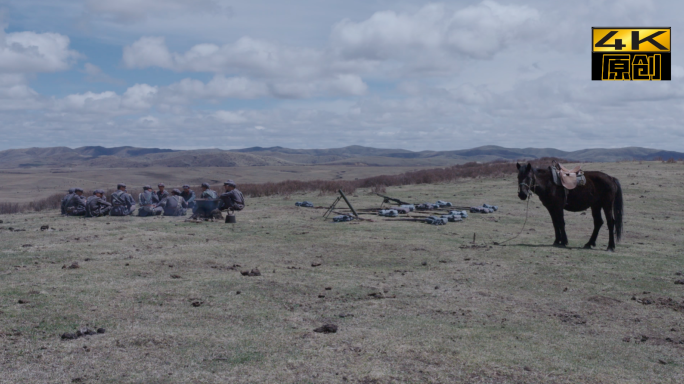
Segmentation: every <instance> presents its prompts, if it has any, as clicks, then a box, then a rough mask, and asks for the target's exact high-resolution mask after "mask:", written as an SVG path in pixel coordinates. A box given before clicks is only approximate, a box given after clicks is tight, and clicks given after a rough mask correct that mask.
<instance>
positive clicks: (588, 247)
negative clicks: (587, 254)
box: [582, 244, 591, 249]
mask: <svg viewBox="0 0 684 384" xmlns="http://www.w3.org/2000/svg"><path fill="white" fill-rule="evenodd" d="M582 248H584V249H591V244H585V245H584V247H582Z"/></svg>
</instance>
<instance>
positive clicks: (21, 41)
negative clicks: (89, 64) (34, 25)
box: [0, 30, 80, 73]
mask: <svg viewBox="0 0 684 384" xmlns="http://www.w3.org/2000/svg"><path fill="white" fill-rule="evenodd" d="M79 57H80V55H79V54H78V53H77V52H76V51H73V50H70V49H69V38H68V37H66V36H64V35H60V34H58V33H35V32H13V33H5V32H4V30H2V31H0V73H35V72H57V71H63V70H66V69H69V67H70V66H71V65H72V64H73V62H74V61H75V60H76V59H77V58H79Z"/></svg>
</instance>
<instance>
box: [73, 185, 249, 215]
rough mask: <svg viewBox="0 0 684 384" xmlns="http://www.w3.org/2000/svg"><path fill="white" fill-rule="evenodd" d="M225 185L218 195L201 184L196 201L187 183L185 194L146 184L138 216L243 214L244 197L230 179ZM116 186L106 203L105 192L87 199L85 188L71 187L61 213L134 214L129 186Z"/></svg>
mask: <svg viewBox="0 0 684 384" xmlns="http://www.w3.org/2000/svg"><path fill="white" fill-rule="evenodd" d="M223 186H224V187H225V192H224V193H223V194H221V195H218V194H217V193H216V191H214V190H212V189H211V188H210V185H209V184H208V183H202V193H201V194H200V197H199V200H196V196H195V192H194V191H193V190H192V189H190V186H189V185H187V184H186V185H184V186H183V191H180V190H179V189H173V190H172V191H171V193H169V192H168V191H166V190H165V186H164V184H163V183H160V184H159V185H158V188H159V190H158V191H156V192H155V191H154V190H152V187H150V186H149V185H145V186H144V187H143V192H142V193H140V194H139V195H138V207H137V210H138V216H141V217H145V216H157V215H161V214H163V215H164V216H185V215H186V213H187V211H188V210H189V209H190V210H192V217H191V218H192V219H198V218H202V217H215V216H216V215H217V213H218V216H221V214H220V212H221V211H222V210H229V211H241V210H242V209H243V208H244V207H245V198H244V196H243V195H242V192H240V191H239V190H238V189H237V185H236V184H235V182H234V181H233V180H228V181H226V182H225V183H223ZM116 187H117V190H116V192H114V193H112V194H111V195H110V198H111V202H110V201H107V197H106V196H105V191H104V190H102V189H96V190H95V191H93V195H92V196H89V197H88V198H86V197H85V196H83V189H82V188H71V189H69V193H68V194H67V195H66V196H64V197H63V198H62V204H61V209H62V214H63V215H67V216H84V217H99V216H105V215H110V216H128V215H132V214H133V213H134V212H135V210H136V202H135V200H134V199H133V196H131V195H130V194H129V193H128V192H126V184H123V183H120V184H118V185H117V186H116ZM205 202H209V203H205Z"/></svg>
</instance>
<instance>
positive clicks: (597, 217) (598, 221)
mask: <svg viewBox="0 0 684 384" xmlns="http://www.w3.org/2000/svg"><path fill="white" fill-rule="evenodd" d="M591 216H593V217H594V232H592V234H591V238H590V239H589V242H587V243H586V244H584V248H587V249H590V248H591V247H595V246H596V238H597V237H598V234H599V230H600V229H601V226H602V225H603V219H602V218H601V207H600V206H594V207H591Z"/></svg>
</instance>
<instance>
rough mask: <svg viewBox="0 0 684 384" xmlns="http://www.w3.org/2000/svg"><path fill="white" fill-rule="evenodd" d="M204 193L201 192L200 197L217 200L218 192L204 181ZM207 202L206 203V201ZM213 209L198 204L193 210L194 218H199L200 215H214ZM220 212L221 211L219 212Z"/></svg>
mask: <svg viewBox="0 0 684 384" xmlns="http://www.w3.org/2000/svg"><path fill="white" fill-rule="evenodd" d="M201 187H202V193H201V194H200V197H199V198H200V199H207V200H216V199H217V198H218V194H216V191H213V190H211V189H210V186H209V184H208V183H202V186H201ZM205 204H206V203H205ZM212 211H213V210H212V209H209V208H208V207H207V206H206V205H202V206H200V205H199V204H197V205H196V206H195V208H194V209H193V211H192V217H191V218H192V219H198V218H199V217H213V213H212ZM219 214H220V212H219Z"/></svg>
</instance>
